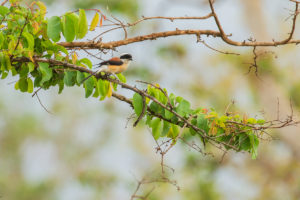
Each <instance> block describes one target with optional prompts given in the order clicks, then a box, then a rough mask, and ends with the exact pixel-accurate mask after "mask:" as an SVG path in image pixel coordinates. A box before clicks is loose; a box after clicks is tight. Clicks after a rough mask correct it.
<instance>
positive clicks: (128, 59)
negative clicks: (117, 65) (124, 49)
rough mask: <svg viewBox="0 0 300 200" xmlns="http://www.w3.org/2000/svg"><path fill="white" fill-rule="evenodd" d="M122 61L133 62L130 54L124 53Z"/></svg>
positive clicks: (121, 57)
mask: <svg viewBox="0 0 300 200" xmlns="http://www.w3.org/2000/svg"><path fill="white" fill-rule="evenodd" d="M120 59H121V60H122V61H123V62H124V63H128V62H130V61H132V55H131V54H129V53H124V54H122V55H121V56H120Z"/></svg>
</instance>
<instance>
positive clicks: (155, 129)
mask: <svg viewBox="0 0 300 200" xmlns="http://www.w3.org/2000/svg"><path fill="white" fill-rule="evenodd" d="M161 127H162V123H161V121H160V119H159V118H155V119H153V120H152V121H151V128H152V135H153V137H154V139H155V140H157V139H158V138H159V137H160V134H161V131H162V130H161Z"/></svg>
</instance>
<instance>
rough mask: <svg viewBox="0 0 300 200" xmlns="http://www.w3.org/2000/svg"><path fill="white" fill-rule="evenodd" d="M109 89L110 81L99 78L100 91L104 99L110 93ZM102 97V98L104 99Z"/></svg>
mask: <svg viewBox="0 0 300 200" xmlns="http://www.w3.org/2000/svg"><path fill="white" fill-rule="evenodd" d="M108 89H109V82H108V81H105V80H102V79H99V80H98V91H99V94H100V96H101V97H103V98H102V99H104V98H105V97H106V95H107V93H108ZM102 99H101V100H102Z"/></svg>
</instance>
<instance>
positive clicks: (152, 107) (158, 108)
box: [150, 102, 164, 114]
mask: <svg viewBox="0 0 300 200" xmlns="http://www.w3.org/2000/svg"><path fill="white" fill-rule="evenodd" d="M150 110H152V111H153V112H155V113H159V114H163V113H164V108H163V107H161V106H160V105H159V104H157V103H156V102H152V103H151V104H150Z"/></svg>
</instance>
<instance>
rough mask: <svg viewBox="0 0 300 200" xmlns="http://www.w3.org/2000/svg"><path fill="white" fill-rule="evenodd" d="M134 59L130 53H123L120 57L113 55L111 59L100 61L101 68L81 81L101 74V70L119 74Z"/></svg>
mask: <svg viewBox="0 0 300 200" xmlns="http://www.w3.org/2000/svg"><path fill="white" fill-rule="evenodd" d="M131 61H132V55H131V54H129V53H123V54H121V56H120V57H113V58H111V59H109V60H106V61H103V62H101V63H99V66H98V67H100V69H99V70H97V71H95V72H94V73H92V74H91V75H89V76H88V77H86V78H85V79H83V81H82V82H81V83H83V82H84V81H86V80H87V79H89V78H90V77H91V76H94V75H96V74H99V73H100V72H105V73H107V74H113V75H115V74H119V73H122V72H123V71H125V70H126V69H127V68H128V66H129V64H130V63H131Z"/></svg>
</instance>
